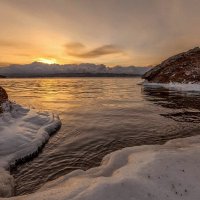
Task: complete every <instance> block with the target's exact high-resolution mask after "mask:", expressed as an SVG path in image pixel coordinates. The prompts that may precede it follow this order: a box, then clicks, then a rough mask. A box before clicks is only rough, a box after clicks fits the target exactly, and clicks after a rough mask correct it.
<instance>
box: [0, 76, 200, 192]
mask: <svg viewBox="0 0 200 200" xmlns="http://www.w3.org/2000/svg"><path fill="white" fill-rule="evenodd" d="M140 82H141V79H140V78H59V79H56V78H52V79H2V80H1V85H2V86H3V87H5V89H6V90H7V91H8V93H9V96H10V99H12V100H13V101H16V102H17V103H19V104H22V105H25V106H28V107H32V108H36V109H39V110H47V111H50V112H54V113H58V114H59V115H60V118H61V120H62V128H61V129H60V131H59V132H58V133H56V134H55V135H54V136H53V137H52V138H51V139H50V140H49V142H48V143H47V144H46V146H45V148H44V149H43V150H42V152H41V153H40V154H39V156H38V157H36V158H35V159H33V160H32V161H30V162H27V163H25V164H23V165H20V166H18V167H17V168H16V169H15V170H13V171H12V173H13V175H14V177H15V179H16V195H19V194H28V193H31V192H34V191H35V190H37V189H39V188H40V187H41V186H42V185H43V184H44V183H45V182H47V181H49V180H53V179H55V178H57V177H60V176H62V175H64V174H66V173H69V172H71V171H73V170H76V169H83V170H87V169H88V168H91V167H94V166H97V165H99V164H100V162H101V160H102V158H103V156H105V155H106V154H108V153H110V152H112V151H115V150H117V149H121V148H124V147H128V146H135V145H144V144H162V143H164V142H166V141H167V140H169V139H173V138H178V137H186V136H191V135H197V134H199V131H200V125H199V122H200V112H199V105H200V96H199V94H198V93H190V94H188V93H180V92H175V91H169V90H166V89H162V88H161V89H158V88H143V86H141V85H138V83H140Z"/></svg>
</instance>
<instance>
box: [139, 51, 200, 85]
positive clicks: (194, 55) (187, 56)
mask: <svg viewBox="0 0 200 200" xmlns="http://www.w3.org/2000/svg"><path fill="white" fill-rule="evenodd" d="M142 78H143V79H146V80H148V81H149V82H154V83H170V82H178V83H200V48H199V47H196V48H194V49H191V50H189V51H187V52H184V53H180V54H178V55H175V56H172V57H170V58H168V59H167V60H165V61H163V62H162V63H161V64H159V65H157V66H155V67H154V68H153V69H151V70H150V71H148V72H146V73H145V74H144V75H143V77H142Z"/></svg>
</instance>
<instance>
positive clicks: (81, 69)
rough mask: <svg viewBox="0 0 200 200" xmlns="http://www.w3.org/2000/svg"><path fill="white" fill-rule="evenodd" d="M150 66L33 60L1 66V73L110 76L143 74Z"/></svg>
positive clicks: (10, 74)
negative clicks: (41, 61) (111, 65)
mask: <svg viewBox="0 0 200 200" xmlns="http://www.w3.org/2000/svg"><path fill="white" fill-rule="evenodd" d="M149 69H150V67H135V66H129V67H122V66H116V67H112V68H111V67H107V66H105V65H95V64H90V63H83V64H66V65H59V64H51V65H49V64H44V63H40V62H33V63H31V64H25V65H16V64H15V65H10V66H7V67H0V74H1V75H3V76H6V77H73V76H75V77H76V76H78V77H80V76H81V77H83V76H86V77H90V76H92V77H95V76H101V77H106V76H108V77H110V76H142V75H143V74H144V73H145V72H147V71H148V70H149Z"/></svg>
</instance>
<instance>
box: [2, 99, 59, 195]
mask: <svg viewBox="0 0 200 200" xmlns="http://www.w3.org/2000/svg"><path fill="white" fill-rule="evenodd" d="M2 108H3V110H4V112H3V113H1V114H0V196H3V197H9V196H12V195H13V190H14V179H13V177H12V176H11V175H10V174H9V166H10V165H15V163H16V162H17V161H18V160H21V159H25V158H27V157H30V156H32V154H33V153H36V152H37V151H38V149H39V148H40V147H41V146H42V145H43V144H44V143H45V142H47V141H48V139H49V137H50V135H51V134H53V133H54V132H56V130H58V129H59V128H60V126H61V122H60V120H59V117H58V116H56V115H53V114H49V113H47V112H38V111H35V110H30V109H28V108H23V107H22V106H20V105H18V104H15V103H10V102H5V103H3V104H2Z"/></svg>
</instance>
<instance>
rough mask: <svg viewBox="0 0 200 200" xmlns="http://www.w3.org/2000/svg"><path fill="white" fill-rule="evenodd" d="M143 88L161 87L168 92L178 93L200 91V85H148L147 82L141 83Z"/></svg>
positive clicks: (172, 83) (174, 83) (173, 83)
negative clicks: (168, 90) (174, 91)
mask: <svg viewBox="0 0 200 200" xmlns="http://www.w3.org/2000/svg"><path fill="white" fill-rule="evenodd" d="M142 85H143V86H146V87H154V88H159V87H163V88H166V89H170V90H178V91H186V92H192V91H200V84H197V83H196V84H195V83H185V84H184V83H176V82H171V83H150V82H148V81H144V82H143V83H142Z"/></svg>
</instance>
